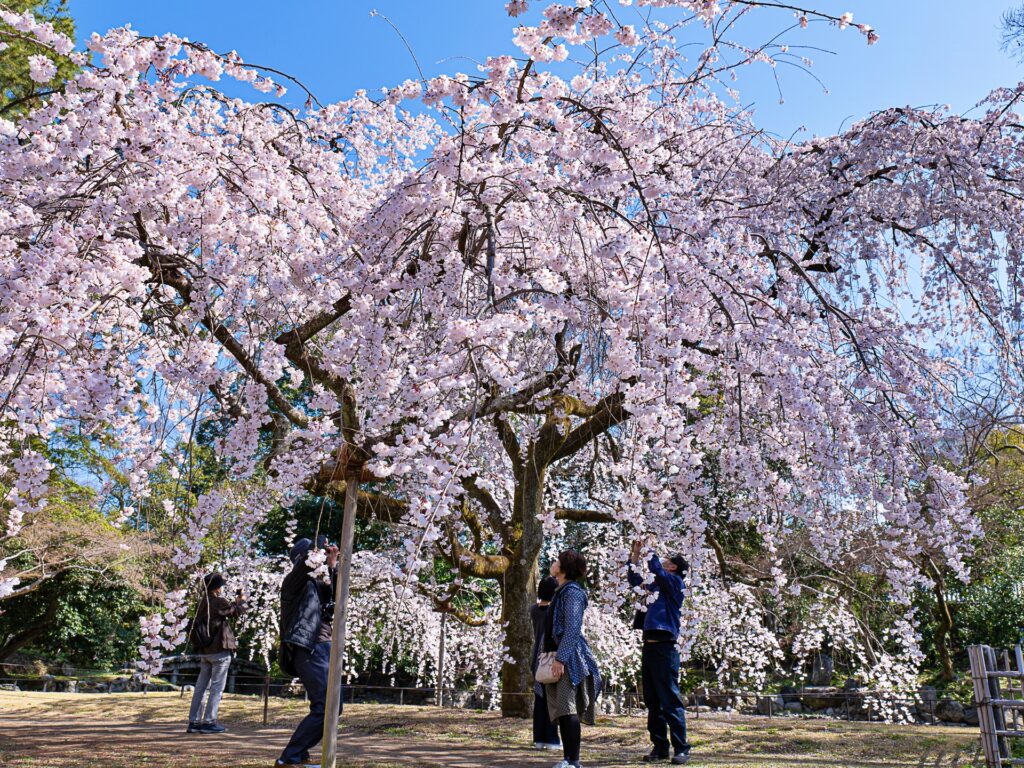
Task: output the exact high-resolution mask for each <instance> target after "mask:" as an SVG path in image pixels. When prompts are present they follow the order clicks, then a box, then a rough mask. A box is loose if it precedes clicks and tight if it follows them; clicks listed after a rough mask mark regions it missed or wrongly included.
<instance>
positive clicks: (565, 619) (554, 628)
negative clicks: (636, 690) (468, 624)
mask: <svg viewBox="0 0 1024 768" xmlns="http://www.w3.org/2000/svg"><path fill="white" fill-rule="evenodd" d="M586 573H587V560H586V558H585V557H583V555H581V554H580V553H579V552H573V551H572V550H567V551H565V552H562V553H561V554H560V555H559V556H558V559H557V560H555V561H554V562H553V563H552V564H551V575H552V576H554V577H555V578H556V579H557V580H558V590H557V591H556V592H555V596H554V598H553V599H552V600H551V607H550V608H549V609H548V616H547V621H548V625H547V631H546V632H545V635H546V636H545V650H547V651H555V652H556V653H555V658H556V659H557V661H556V662H555V664H554V666H553V671H554V673H555V674H556V675H558V682H557V683H548V684H547V685H546V686H545V698H546V699H547V704H548V714H549V715H550V716H551V722H553V723H554V722H557V723H558V730H559V732H560V733H561V735H562V752H563V754H564V756H565V759H564V760H562V762H560V763H558V764H557V765H556V766H555V767H554V768H580V740H581V736H582V734H581V729H580V722H581V721H582V722H584V723H586V724H587V725H593V724H594V716H595V713H596V710H597V697H598V696H599V695H600V694H601V673H600V672H599V671H598V669H597V661H596V660H595V659H594V654H593V653H592V652H591V650H590V645H589V644H588V643H587V639H586V638H585V637H584V636H583V614H584V612H585V611H586V610H587V593H586V592H585V591H584V589H583V587H581V586H580V585H579V584H577V583H576V582H577V580H579V579H582V578H583V577H584V576H585V575H586Z"/></svg>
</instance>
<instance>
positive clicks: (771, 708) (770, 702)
mask: <svg viewBox="0 0 1024 768" xmlns="http://www.w3.org/2000/svg"><path fill="white" fill-rule="evenodd" d="M785 708H786V702H785V701H783V699H782V697H781V696H761V697H759V698H758V700H757V714H759V715H765V716H768V715H777V714H779V713H780V712H782V711H783V710H784V709H785Z"/></svg>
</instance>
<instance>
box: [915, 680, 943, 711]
mask: <svg viewBox="0 0 1024 768" xmlns="http://www.w3.org/2000/svg"><path fill="white" fill-rule="evenodd" d="M917 698H918V699H920V701H921V703H922V704H924V705H925V706H926V707H927V706H928V705H929V704H938V702H939V692H938V691H937V690H935V686H933V685H922V686H921V687H920V688H919V689H918V690H917Z"/></svg>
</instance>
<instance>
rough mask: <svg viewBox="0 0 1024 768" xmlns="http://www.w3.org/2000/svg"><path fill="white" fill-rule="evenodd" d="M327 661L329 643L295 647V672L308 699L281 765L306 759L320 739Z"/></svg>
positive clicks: (325, 697) (329, 653)
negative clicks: (307, 711)
mask: <svg viewBox="0 0 1024 768" xmlns="http://www.w3.org/2000/svg"><path fill="white" fill-rule="evenodd" d="M330 661H331V644H330V643H317V644H316V647H314V648H313V650H312V651H307V650H306V649H305V648H297V649H296V650H295V671H296V672H298V673H299V679H300V680H301V681H302V685H303V687H305V689H306V698H307V699H309V714H308V715H306V716H305V718H303V720H302V722H301V723H299V726H298V728H296V729H295V733H294V734H292V738H291V741H289V742H288V746H287V747H285V748H284V752H282V753H281V757H280V760H281V762H282V763H284V764H285V765H296V764H301V763H305V762H306V761H308V760H309V757H310V754H309V751H310V750H311V749H313V747H315V746H316V745H317V744H319V743H320V740H321V739H322V738H323V735H324V715H325V712H326V710H327V672H328V668H329V666H330ZM342 698H344V697H342ZM339 709H340V707H339ZM340 714H341V713H340V711H339V712H336V713H335V714H334V717H335V720H337V718H338V717H339V715H340ZM317 762H320V761H319V760H318V761H317Z"/></svg>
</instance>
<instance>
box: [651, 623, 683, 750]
mask: <svg viewBox="0 0 1024 768" xmlns="http://www.w3.org/2000/svg"><path fill="white" fill-rule="evenodd" d="M640 672H641V675H642V677H643V684H644V704H646V705H647V732H648V733H649V734H650V735H651V743H652V744H654V749H655V750H656V751H657V752H658V753H659V754H662V755H667V754H668V748H669V739H668V738H666V736H665V731H666V729H667V730H668V732H669V736H671V739H672V748H673V749H674V750H675V752H676V754H680V753H681V754H688V753H689V751H690V743H689V742H688V741H687V740H686V707H684V706H683V699H682V697H681V696H680V695H679V649H678V648H677V647H676V644H675V643H673V642H667V643H644V650H643V655H642V657H641V662H640Z"/></svg>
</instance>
